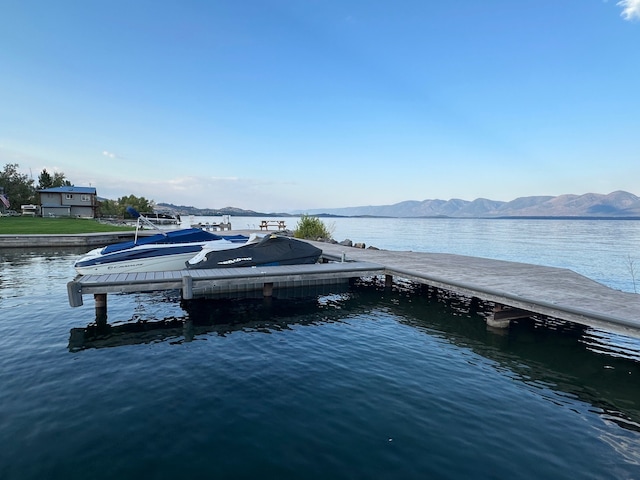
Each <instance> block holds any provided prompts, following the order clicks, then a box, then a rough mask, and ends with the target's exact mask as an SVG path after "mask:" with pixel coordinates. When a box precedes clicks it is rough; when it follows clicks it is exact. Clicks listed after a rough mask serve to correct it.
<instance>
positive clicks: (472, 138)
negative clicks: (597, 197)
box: [0, 0, 640, 211]
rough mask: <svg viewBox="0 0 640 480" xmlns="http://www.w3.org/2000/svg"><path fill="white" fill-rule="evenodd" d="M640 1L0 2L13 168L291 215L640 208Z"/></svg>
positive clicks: (2, 151)
mask: <svg viewBox="0 0 640 480" xmlns="http://www.w3.org/2000/svg"><path fill="white" fill-rule="evenodd" d="M639 85H640V0H628V1H622V2H619V1H615V0H609V1H604V0H520V1H503V0H487V1H482V2H481V1H477V0H447V1H440V2H437V1H431V0H429V1H426V0H404V1H403V0H399V1H394V2H391V1H375V0H367V1H356V0H340V1H337V0H246V1H242V0H238V1H193V0H192V1H189V0H181V1H175V2H174V1H172V2H168V1H162V0H156V1H135V2H131V1H121V0H111V1H91V0H89V1H80V0H78V1H67V0H58V1H55V2H54V1H29V0H15V1H14V0H0V167H1V166H2V165H5V164H7V163H18V164H19V165H20V167H21V170H22V171H23V172H24V173H31V174H33V177H34V179H35V180H36V181H37V176H38V174H39V173H40V172H41V171H42V169H43V168H46V169H47V170H48V171H49V172H54V171H61V172H64V173H65V175H66V177H67V178H68V179H69V180H71V181H72V182H73V183H74V184H75V185H78V186H88V185H92V186H95V187H96V188H97V189H98V194H99V195H100V196H104V197H107V198H117V197H120V196H123V195H129V194H134V195H137V196H144V197H146V198H147V199H150V200H154V201H156V202H169V203H174V204H179V205H193V206H196V207H212V208H218V207H225V206H235V207H240V208H247V209H254V210H260V211H291V210H304V209H307V208H308V209H315V208H322V207H327V208H330V207H346V206H360V205H385V204H392V203H396V202H400V201H403V200H424V199H430V198H440V199H445V200H446V199H450V198H462V199H465V200H473V199H475V198H478V197H485V198H490V199H493V200H512V199H514V198H517V197H520V196H528V195H560V194H564V193H575V194H581V193H587V192H595V193H609V192H612V191H615V190H626V191H629V192H632V193H635V194H636V195H638V194H640V184H639V181H640V94H639V93H640V90H639Z"/></svg>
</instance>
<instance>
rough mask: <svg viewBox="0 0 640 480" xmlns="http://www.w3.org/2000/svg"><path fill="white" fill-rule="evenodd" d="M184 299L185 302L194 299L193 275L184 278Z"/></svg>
mask: <svg viewBox="0 0 640 480" xmlns="http://www.w3.org/2000/svg"><path fill="white" fill-rule="evenodd" d="M182 298H183V299H184V300H191V299H192V298H193V277H192V276H191V275H185V276H184V277H182Z"/></svg>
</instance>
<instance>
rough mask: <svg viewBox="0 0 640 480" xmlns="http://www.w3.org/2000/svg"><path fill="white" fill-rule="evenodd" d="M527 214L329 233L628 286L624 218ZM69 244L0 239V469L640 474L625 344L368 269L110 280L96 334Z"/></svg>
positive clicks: (126, 474)
mask: <svg viewBox="0 0 640 480" xmlns="http://www.w3.org/2000/svg"><path fill="white" fill-rule="evenodd" d="M257 220H260V219H257ZM232 221H233V222H234V227H236V228H243V227H245V225H242V224H241V223H242V222H245V223H249V222H251V221H252V220H251V219H241V218H238V219H232ZM287 221H288V222H289V221H290V220H287ZM331 222H334V221H333V220H328V221H327V223H331ZM438 222H441V223H438ZM523 222H524V221H523ZM544 222H549V221H544ZM544 222H543V224H542V225H541V224H540V221H538V222H535V221H531V222H530V221H526V222H524V223H518V222H515V223H514V222H513V221H510V222H509V221H478V222H476V221H460V220H456V221H450V220H425V221H422V220H399V219H394V220H389V221H386V220H385V221H380V220H376V221H371V220H364V219H336V220H335V225H334V237H335V238H336V239H339V240H340V239H343V238H351V239H352V240H353V241H364V242H366V243H367V244H371V245H375V246H378V247H380V248H393V249H404V250H422V251H443V252H451V253H461V254H469V255H477V256H488V257H494V258H502V259H508V260H517V261H526V262H534V263H542V264H550V265H556V266H564V267H567V268H572V269H573V270H576V271H579V273H582V274H585V275H587V274H588V276H590V277H591V278H594V279H597V280H598V281H601V282H603V283H606V284H608V285H609V286H612V287H613V288H619V289H622V290H626V291H633V290H632V289H633V282H632V281H631V280H630V275H629V271H628V269H627V268H626V267H625V265H624V259H625V258H626V257H627V256H629V255H630V256H631V258H632V259H633V258H637V257H638V245H639V244H640V243H639V242H638V239H639V231H640V225H639V223H638V222H622V221H620V222H608V223H609V224H608V225H607V224H605V223H602V222H601V221H597V222H583V221H580V222H577V223H574V222H558V223H554V222H555V221H551V223H544ZM256 223H257V222H256ZM249 224H250V223H249ZM79 253H81V250H77V249H38V250H30V249H22V250H3V251H0V478H2V479H36V478H38V479H41V478H56V479H57V478H61V479H62V478H71V479H75V478H78V479H80V478H82V479H86V478H96V479H102V478H105V479H106V478H109V479H111V478H123V479H127V478H157V479H165V478H167V479H169V478H171V479H173V478H305V479H306V478H318V479H320V478H323V479H324V478H354V479H355V478H358V479H359V478H363V479H364V478H393V479H396V478H451V479H461V478H492V479H496V478H497V479H502V478H504V479H514V478H515V479H518V478H521V479H539V478H560V479H562V478H567V479H569V478H571V479H574V478H592V479H609V478H610V479H632V478H640V353H639V352H640V342H638V341H636V340H632V339H627V338H624V337H619V336H615V335H609V334H606V333H605V332H599V331H595V330H592V329H582V328H577V327H574V326H571V325H567V324H562V323H555V322H554V323H552V322H543V321H541V320H535V321H533V320H523V321H521V322H517V323H515V324H513V325H512V327H511V328H510V329H509V330H508V331H507V332H502V333H496V332H492V331H489V330H487V328H486V326H485V323H484V320H483V318H482V316H480V315H478V314H471V313H469V310H468V305H466V304H465V301H464V299H455V298H429V297H427V296H426V295H419V294H418V293H417V292H410V291H398V290H396V291H393V292H389V291H384V289H381V288H380V287H378V286H377V285H376V284H363V285H359V286H356V287H353V288H351V289H349V290H347V291H343V292H323V293H318V294H316V295H313V296H309V298H304V299H297V300H282V299H278V298H274V299H273V300H271V301H269V302H266V301H262V300H259V301H254V300H235V301H226V302H221V301H218V302H212V301H199V302H193V303H192V304H190V305H181V303H180V299H179V296H178V293H177V292H172V293H170V294H139V295H110V296H109V316H108V322H109V326H108V327H105V328H104V329H102V330H100V331H96V329H95V326H94V325H93V324H94V320H95V312H94V310H93V301H91V300H90V299H89V298H87V299H86V300H87V305H85V306H83V307H79V308H71V307H69V306H68V301H67V295H66V282H67V281H69V280H71V279H72V278H73V276H74V272H73V269H72V268H71V263H72V261H73V259H74V258H75V257H76V256H77V255H78V254H79ZM634 255H635V257H634ZM618 263H620V266H618ZM596 273H597V275H596Z"/></svg>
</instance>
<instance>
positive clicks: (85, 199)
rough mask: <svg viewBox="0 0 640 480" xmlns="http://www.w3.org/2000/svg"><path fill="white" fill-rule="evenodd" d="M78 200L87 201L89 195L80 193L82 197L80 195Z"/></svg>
mask: <svg viewBox="0 0 640 480" xmlns="http://www.w3.org/2000/svg"><path fill="white" fill-rule="evenodd" d="M80 200H82V201H83V202H88V201H89V195H82V197H80Z"/></svg>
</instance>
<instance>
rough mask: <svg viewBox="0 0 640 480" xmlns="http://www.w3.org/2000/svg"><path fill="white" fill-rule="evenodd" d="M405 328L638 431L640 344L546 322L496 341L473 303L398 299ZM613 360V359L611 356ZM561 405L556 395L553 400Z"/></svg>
mask: <svg viewBox="0 0 640 480" xmlns="http://www.w3.org/2000/svg"><path fill="white" fill-rule="evenodd" d="M399 295H402V296H404V299H403V300H402V301H394V302H393V304H394V313H396V314H398V315H400V316H401V319H400V321H401V322H402V323H405V324H408V325H411V326H413V327H415V328H418V329H420V330H423V331H425V332H427V333H429V334H431V335H434V334H435V335H439V336H443V337H444V338H446V340H447V341H449V342H451V343H453V344H455V345H458V346H460V347H464V348H468V349H471V350H472V351H473V352H475V353H477V354H479V355H481V356H483V357H484V358H487V359H490V360H493V361H495V362H496V363H497V365H498V368H501V369H506V370H508V372H509V373H510V374H514V375H515V376H516V378H517V379H519V380H521V381H523V382H525V383H527V384H529V385H531V386H533V387H535V388H539V389H551V390H553V391H555V392H561V393H562V394H563V395H564V396H566V397H567V398H571V399H573V398H577V399H579V400H581V401H583V402H586V403H588V404H590V405H593V406H594V407H596V408H597V409H598V413H599V414H601V416H602V417H603V418H605V419H607V420H609V421H613V422H615V423H617V424H618V425H619V426H621V427H623V428H626V429H631V430H634V431H640V385H639V384H638V381H637V379H638V378H640V352H639V349H640V342H638V341H637V340H635V339H627V338H623V337H619V336H617V335H612V334H607V333H605V332H601V331H598V330H594V329H591V328H588V327H584V326H580V325H576V324H572V323H569V322H562V321H557V320H554V319H547V318H537V317H535V318H529V319H520V320H517V321H513V322H512V324H511V327H510V328H509V329H507V330H504V331H503V332H502V334H500V335H496V334H495V333H493V332H492V331H491V330H489V329H487V328H486V326H485V324H484V319H483V314H484V313H486V310H485V311H483V309H482V308H478V309H477V313H469V308H470V306H471V305H470V302H469V300H468V299H464V298H458V297H455V296H451V297H448V296H442V295H441V296H438V297H437V298H430V299H429V298H426V297H425V296H420V295H415V292H409V293H405V294H399ZM612 352H613V353H614V354H613V355H612V354H611V353H612ZM554 401H557V396H554Z"/></svg>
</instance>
